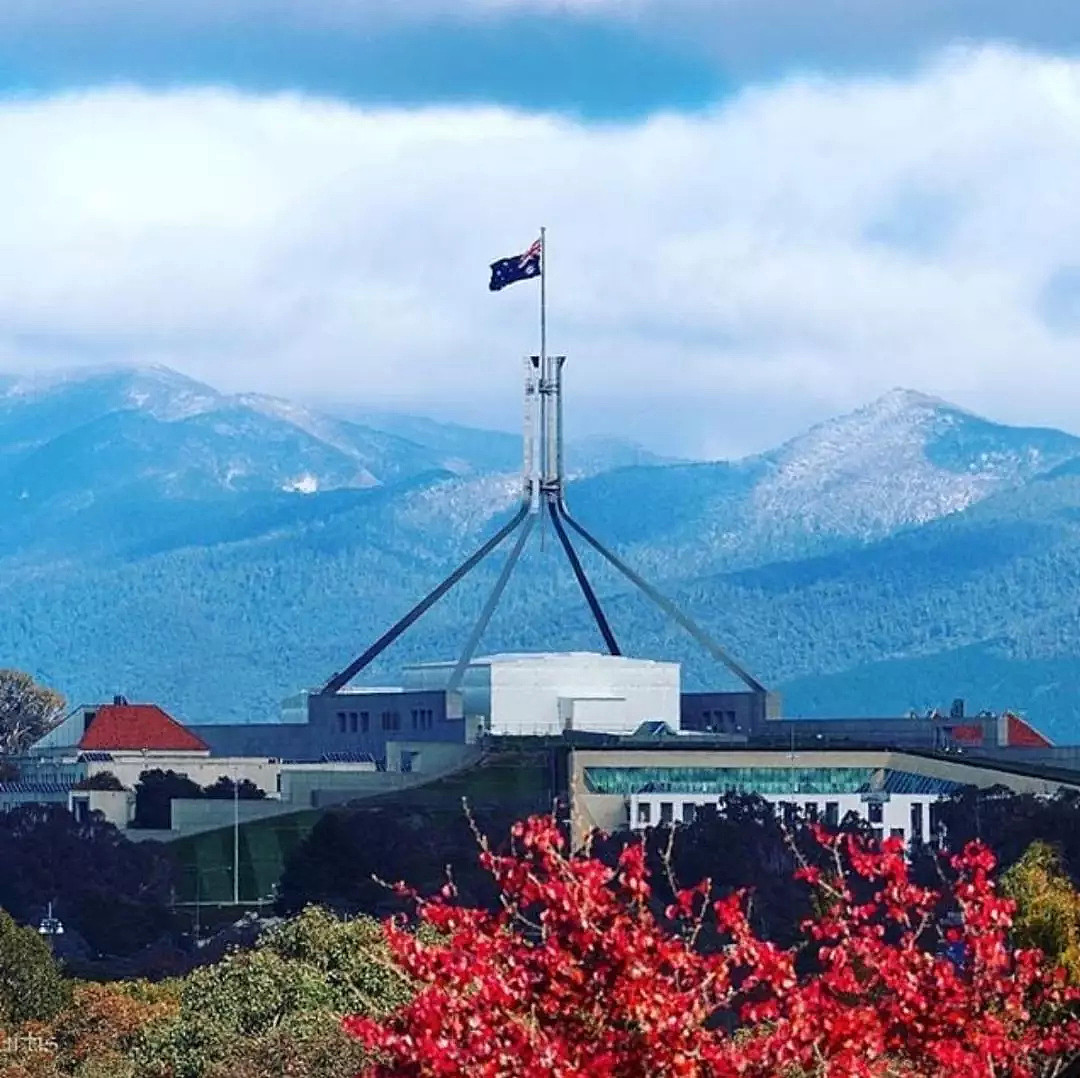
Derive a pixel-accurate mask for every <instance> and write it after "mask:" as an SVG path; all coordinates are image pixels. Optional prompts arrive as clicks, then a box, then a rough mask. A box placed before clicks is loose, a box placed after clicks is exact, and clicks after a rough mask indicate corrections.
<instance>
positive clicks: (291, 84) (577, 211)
mask: <svg viewBox="0 0 1080 1078" xmlns="http://www.w3.org/2000/svg"><path fill="white" fill-rule="evenodd" d="M1078 44H1080V5H1071V4H1070V5H1067V4H1065V3H1063V2H1062V0H1032V2H1031V3H1028V4H1025V5H1017V4H1015V3H1008V4H1006V3H1003V2H1000V0H977V2H976V0H905V2H900V0H873V2H870V0H408V2H406V0H399V2H398V3H396V4H388V3H386V2H385V0H379V2H376V0H308V2H307V3H305V4H300V3H295V2H292V0H186V2H184V3H180V2H177V0H154V2H153V3H147V2H145V0H5V3H4V6H3V7H2V8H0V145H4V146H5V149H6V152H7V160H8V162H9V165H8V167H6V168H5V169H4V170H3V171H2V172H0V203H3V205H4V206H5V207H7V210H6V212H4V213H0V368H4V367H7V368H11V369H16V370H36V369H46V368H51V367H55V366H58V365H71V364H74V365H79V364H81V363H87V364H89V363H94V364H98V363H100V362H102V361H103V360H104V361H118V362H134V363H141V362H148V363H149V362H153V363H167V364H169V365H171V366H174V367H176V368H178V369H180V370H183V371H185V372H186V373H189V374H191V375H193V376H195V377H201V378H205V379H207V380H209V381H211V382H213V383H214V384H217V385H219V386H221V387H222V388H225V389H253V390H262V391H266V392H274V393H280V394H283V395H296V396H302V397H306V398H309V399H311V398H318V397H319V396H324V397H325V396H326V395H327V394H333V395H335V396H341V395H347V396H350V397H353V398H354V399H356V400H358V401H360V402H362V403H365V404H369V405H372V406H378V407H400V408H408V409H412V410H419V411H426V412H429V413H435V414H440V415H442V416H445V417H448V418H458V419H462V420H466V421H472V422H484V423H490V424H492V425H497V426H501V427H505V428H510V429H512V428H514V427H515V425H516V403H515V401H516V395H517V387H516V381H517V371H518V368H517V363H518V357H519V356H520V354H521V353H522V352H525V351H528V350H530V349H531V348H532V347H534V345H535V341H534V337H535V321H536V295H535V289H534V288H533V287H532V286H531V285H520V286H515V287H514V288H513V289H508V290H507V291H506V292H505V293H500V294H499V295H498V296H496V297H492V296H490V295H489V294H488V293H487V291H486V272H487V271H486V265H487V262H488V261H490V260H491V259H492V258H495V257H499V256H502V255H506V254H509V253H512V252H513V251H514V250H516V249H519V248H522V247H524V246H525V245H527V244H528V243H529V242H530V241H531V240H532V238H533V237H534V235H535V230H536V228H537V227H538V226H539V224H541V223H544V224H546V225H547V226H548V227H549V228H550V230H551V231H550V236H551V250H550V271H551V277H550V292H551V308H552V309H551V328H552V342H553V345H554V347H556V348H560V349H562V350H564V351H567V352H569V353H570V354H571V366H570V368H569V378H570V381H571V384H572V386H573V388H574V392H575V400H576V401H578V402H580V403H579V411H578V412H577V425H578V429H579V432H581V433H585V432H588V433H620V434H628V435H630V436H633V437H637V438H639V439H640V440H643V441H645V442H647V443H649V444H651V445H655V446H657V447H658V448H661V449H663V450H666V451H669V452H679V453H690V454H703V455H710V456H719V455H725V456H726V455H738V454H740V453H744V452H750V451H753V450H756V449H760V448H763V447H765V446H768V445H771V444H774V443H775V442H777V441H779V440H781V439H782V438H784V437H786V436H789V435H791V434H793V433H795V432H796V431H797V430H798V429H799V428H800V427H801V426H803V425H805V424H807V423H809V422H812V421H813V420H816V419H820V418H823V417H825V416H827V415H829V414H831V413H833V412H836V411H839V410H842V409H847V408H851V407H854V406H857V405H859V404H861V403H864V402H865V401H866V400H868V399H870V398H871V397H873V396H875V395H877V394H879V393H882V392H884V391H887V390H888V389H889V388H891V387H892V386H894V385H907V386H911V387H912V388H916V389H920V390H922V391H925V392H929V393H933V394H937V395H939V396H943V397H945V398H947V399H950V400H953V401H955V402H956V403H958V404H960V405H962V406H967V407H970V408H972V409H974V410H978V411H982V412H984V413H988V414H990V415H993V416H995V417H998V418H1001V419H1005V420H1011V421H1016V422H1025V423H1052V424H1055V425H1060V426H1064V427H1068V428H1070V429H1073V430H1080V364H1077V363H1076V362H1075V356H1076V355H1077V354H1078V349H1077V345H1078V343H1080V316H1078V315H1077V310H1078V309H1080V308H1078V299H1077V297H1078V296H1080V283H1078V282H1080V208H1078V206H1077V201H1078V200H1077V199H1076V197H1075V192H1076V190H1078V189H1080V63H1078V61H1077V59H1076V55H1077V51H1078ZM11 162H14V163H15V164H14V167H12V166H11V165H10V163H11ZM569 418H570V421H571V423H572V424H573V422H574V416H573V415H571V416H570V417H569Z"/></svg>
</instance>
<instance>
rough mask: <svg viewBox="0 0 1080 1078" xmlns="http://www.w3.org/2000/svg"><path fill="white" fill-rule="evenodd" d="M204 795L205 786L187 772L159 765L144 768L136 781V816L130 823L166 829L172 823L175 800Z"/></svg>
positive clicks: (133, 825)
mask: <svg viewBox="0 0 1080 1078" xmlns="http://www.w3.org/2000/svg"><path fill="white" fill-rule="evenodd" d="M202 796H203V788H202V787H201V786H200V785H199V784H198V783H197V782H193V781H192V780H191V779H189V778H188V777H187V775H181V774H180V773H179V772H177V771H172V770H169V771H162V770H161V769H160V768H153V769H152V770H150V771H144V772H143V773H142V774H141V775H139V781H138V782H137V783H136V784H135V819H134V820H132V821H131V826H132V827H145V828H150V829H151V830H155V831H167V830H168V829H169V828H170V827H171V826H172V802H173V801H174V800H175V799H177V798H198V797H202Z"/></svg>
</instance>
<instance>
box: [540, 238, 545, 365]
mask: <svg viewBox="0 0 1080 1078" xmlns="http://www.w3.org/2000/svg"><path fill="white" fill-rule="evenodd" d="M546 366H547V229H546V228H543V227H541V229H540V369H541V371H544V370H545V369H546Z"/></svg>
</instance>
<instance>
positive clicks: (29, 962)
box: [0, 909, 68, 1031]
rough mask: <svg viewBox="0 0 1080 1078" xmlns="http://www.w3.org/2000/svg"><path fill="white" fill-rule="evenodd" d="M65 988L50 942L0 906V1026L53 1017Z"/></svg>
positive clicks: (64, 997) (62, 1002)
mask: <svg viewBox="0 0 1080 1078" xmlns="http://www.w3.org/2000/svg"><path fill="white" fill-rule="evenodd" d="M67 1000H68V989H67V984H66V982H65V981H64V978H63V976H62V975H61V973H60V969H59V967H58V966H57V964H56V960H55V959H54V958H53V955H52V951H50V950H49V945H48V944H47V943H46V942H45V940H44V939H42V937H41V936H40V935H39V934H38V933H37V932H36V931H34V929H32V928H29V927H26V928H24V927H22V926H20V925H18V924H16V922H15V919H14V918H13V917H12V916H11V914H9V913H8V912H7V911H5V910H2V909H0V1029H6V1030H9V1031H10V1030H13V1029H15V1028H17V1027H18V1026H21V1025H22V1024H23V1023H24V1022H31V1021H42V1020H45V1019H49V1018H52V1017H53V1016H54V1015H55V1014H56V1013H57V1012H58V1011H60V1009H61V1008H62V1007H63V1006H64V1005H65V1003H67Z"/></svg>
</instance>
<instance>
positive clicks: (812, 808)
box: [805, 801, 818, 820]
mask: <svg viewBox="0 0 1080 1078" xmlns="http://www.w3.org/2000/svg"><path fill="white" fill-rule="evenodd" d="M805 807H806V818H807V819H808V820H816V819H817V814H818V804H817V802H816V801H807V802H806V806H805Z"/></svg>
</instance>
